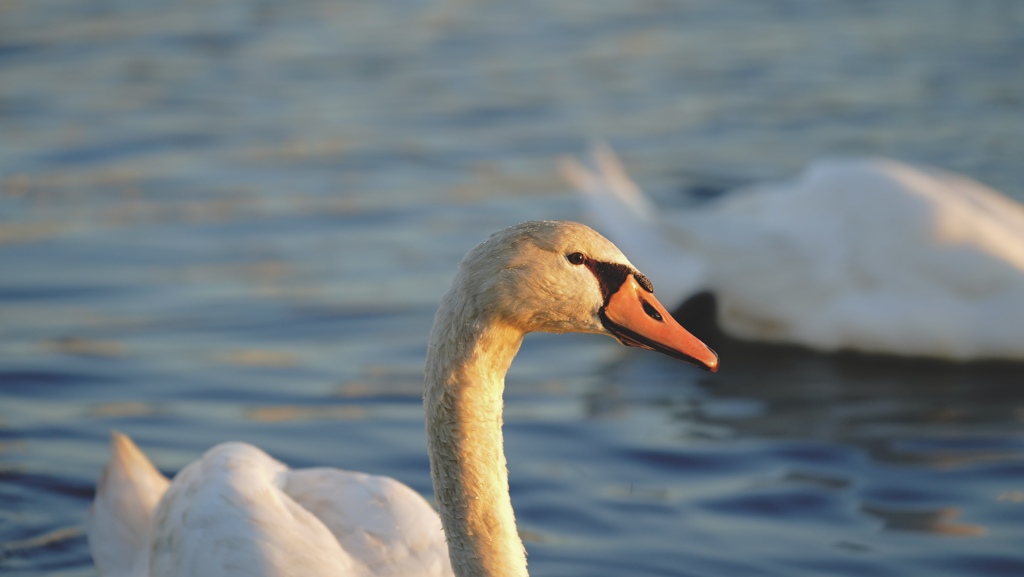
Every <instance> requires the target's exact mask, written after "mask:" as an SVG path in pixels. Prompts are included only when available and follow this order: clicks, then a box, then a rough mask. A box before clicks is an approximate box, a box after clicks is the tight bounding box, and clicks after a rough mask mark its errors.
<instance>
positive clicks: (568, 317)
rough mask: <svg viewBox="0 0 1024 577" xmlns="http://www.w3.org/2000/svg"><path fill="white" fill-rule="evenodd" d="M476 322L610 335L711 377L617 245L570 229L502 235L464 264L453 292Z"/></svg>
mask: <svg viewBox="0 0 1024 577" xmlns="http://www.w3.org/2000/svg"><path fill="white" fill-rule="evenodd" d="M457 287H462V290H460V291H458V292H459V293H461V294H460V298H462V299H467V300H468V301H469V303H467V304H469V306H472V307H473V308H475V309H476V310H477V311H480V314H486V315H488V316H489V317H491V320H496V321H500V322H502V323H504V324H507V325H508V326H510V327H513V328H515V329H516V330H519V331H521V332H523V333H527V332H549V333H565V332H582V333H596V334H603V335H608V336H611V337H614V338H616V339H617V340H618V341H619V342H621V343H622V344H624V345H627V346H633V347H641V348H646V349H651V350H656V351H659V352H662V353H665V354H667V355H669V356H672V357H675V358H678V359H681V360H684V361H687V362H689V363H692V364H695V365H697V366H699V367H701V368H704V369H707V370H710V371H716V370H717V369H718V355H717V354H715V352H714V351H712V350H711V349H710V348H708V347H707V346H706V345H705V344H704V343H702V342H701V341H700V340H698V339H697V338H696V337H694V336H693V335H691V334H690V333H689V332H688V331H687V330H686V329H684V328H683V327H682V326H680V325H679V323H677V322H676V321H675V319H673V318H672V315H671V314H669V312H668V311H667V310H666V309H665V307H664V306H663V305H662V304H661V303H660V302H658V299H656V298H655V297H654V287H653V285H652V283H651V281H650V280H648V278H647V277H646V276H644V275H643V274H641V273H640V272H639V271H638V270H636V268H635V267H634V266H633V265H632V264H631V263H630V262H629V260H628V259H626V257H625V256H624V255H623V254H622V252H621V251H619V249H618V248H616V246H615V245H614V244H612V243H611V242H610V241H609V240H607V239H606V238H604V237H603V236H601V235H600V234H598V233H597V232H596V231H594V230H593V229H591V228H590V227H588V226H586V225H583V224H579V223H575V222H568V221H532V222H524V223H521V224H518V225H515V226H512V227H509V228H507V229H504V230H501V231H499V232H497V233H495V234H494V235H492V236H491V237H490V238H488V239H487V240H486V241H484V242H483V243H481V244H480V245H478V246H477V247H476V248H474V249H473V250H471V251H470V252H469V253H468V254H467V255H466V257H465V259H463V261H462V264H461V265H460V267H459V273H458V275H457V276H456V280H455V283H454V285H453V292H454V291H455V289H456V288H457Z"/></svg>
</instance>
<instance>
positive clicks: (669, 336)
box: [601, 275, 718, 373]
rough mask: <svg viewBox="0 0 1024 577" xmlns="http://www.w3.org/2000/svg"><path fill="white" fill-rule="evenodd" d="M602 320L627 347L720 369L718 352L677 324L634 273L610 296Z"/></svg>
mask: <svg viewBox="0 0 1024 577" xmlns="http://www.w3.org/2000/svg"><path fill="white" fill-rule="evenodd" d="M601 320H602V321H603V322H604V327H605V328H606V329H608V331H609V332H610V333H612V335H614V336H615V338H617V339H619V342H621V343H622V344H624V345H626V346H630V347H640V348H644V349H650V350H652V351H658V352H660V353H665V354H666V355H668V356H670V357H675V358H677V359H680V360H683V361H686V362H688V363H691V364H694V365H697V366H698V367H701V368H702V369H706V370H708V371H711V372H712V373H714V372H716V371H717V370H718V354H716V353H715V351H713V350H711V349H710V348H709V347H708V346H707V345H705V344H704V343H702V342H701V341H700V339H698V338H697V337H695V336H693V335H692V334H690V332H689V331H687V330H686V329H684V328H683V327H682V325H680V324H679V323H677V322H676V320H675V319H674V318H672V315H670V314H669V313H668V311H667V310H665V307H664V306H662V304H661V303H660V302H658V299H656V298H654V295H653V294H652V293H650V292H647V291H646V290H644V289H643V288H642V287H641V286H640V284H639V283H637V281H636V277H634V276H633V275H629V276H627V277H626V281H625V282H623V283H622V286H621V287H619V290H617V291H616V292H615V293H613V294H612V295H611V296H610V297H608V300H607V302H606V303H605V306H604V308H603V309H602V310H601Z"/></svg>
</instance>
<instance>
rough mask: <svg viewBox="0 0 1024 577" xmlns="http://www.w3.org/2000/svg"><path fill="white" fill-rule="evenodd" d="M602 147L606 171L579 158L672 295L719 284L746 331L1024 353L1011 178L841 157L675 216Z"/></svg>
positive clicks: (592, 191) (963, 351)
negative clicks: (1005, 191)
mask: <svg viewBox="0 0 1024 577" xmlns="http://www.w3.org/2000/svg"><path fill="white" fill-rule="evenodd" d="M594 157H595V166H596V168H595V169H594V170H591V169H589V168H586V167H584V166H583V165H582V164H580V163H578V162H575V161H567V162H566V163H565V164H564V165H563V168H564V172H565V174H566V175H567V176H568V178H569V179H570V180H571V181H572V182H573V183H574V184H575V185H576V186H577V187H578V188H579V189H580V191H581V192H582V193H583V195H582V196H583V198H584V199H585V202H586V205H587V206H588V207H589V208H590V212H592V213H593V216H594V218H595V220H596V221H597V222H599V223H600V224H601V225H602V227H603V228H605V229H606V230H607V232H608V234H609V237H610V238H611V239H612V240H614V241H615V242H616V243H617V244H618V245H619V246H621V247H623V249H624V250H626V251H629V252H631V253H635V254H637V255H638V256H637V257H636V258H637V259H638V260H637V263H638V264H639V265H640V266H641V267H642V268H644V269H645V270H649V271H653V274H655V275H656V276H657V277H658V278H659V279H660V281H661V283H662V284H661V286H660V287H659V288H662V289H663V294H664V295H665V300H666V302H669V303H671V304H675V305H678V304H681V303H682V302H683V301H684V300H685V299H686V298H687V297H689V296H692V295H694V294H695V293H698V292H701V291H710V292H711V293H713V294H714V295H715V298H716V301H717V303H718V319H719V322H720V324H721V326H722V328H723V329H724V330H725V331H726V333H728V334H730V335H732V336H734V337H738V338H741V339H747V340H756V341H767V342H775V343H789V344H797V345H803V346H806V347H810V348H812V349H817V350H821V351H836V350H841V349H847V350H856V351H862V352H869V353H882V354H891V355H905V356H922V357H933V358H941V359H948V360H960V361H966V360H980V359H1004V360H1018V361H1019V360H1024V207H1022V206H1021V205H1020V204H1018V203H1016V202H1014V201H1013V200H1011V199H1009V198H1007V197H1005V196H1003V195H1001V194H1000V193H998V192H997V191H995V190H992V189H990V188H988V187H986V186H984V185H982V184H979V183H978V182H975V181H973V180H971V179H969V178H967V177H964V176H960V175H957V174H952V173H949V172H944V171H941V170H937V169H931V168H919V167H914V166H911V165H908V164H904V163H901V162H897V161H894V160H888V159H880V158H875V159H854V158H848V159H828V160H821V161H818V162H815V163H813V164H811V165H810V166H809V167H807V168H806V169H805V170H804V171H803V172H802V173H801V174H800V175H799V176H798V177H797V178H796V179H795V180H793V181H790V182H779V183H770V184H759V185H754V186H748V187H745V188H741V189H738V190H735V191H733V192H731V193H730V194H728V195H726V196H725V197H723V198H721V199H719V200H718V201H717V202H715V203H713V204H712V205H711V206H709V207H702V208H695V209H692V210H680V211H676V212H670V213H667V214H666V213H665V211H660V210H658V209H657V208H656V207H655V206H654V205H653V203H652V202H651V201H650V200H649V199H648V198H647V197H645V196H644V194H643V192H642V191H641V190H640V189H639V188H638V187H637V186H636V185H635V184H634V183H633V182H632V181H631V180H630V178H629V176H628V175H627V174H626V173H625V170H624V169H623V168H622V165H621V164H620V162H619V161H618V159H617V158H616V157H615V155H614V153H613V152H612V151H611V149H609V148H607V147H598V148H596V149H595V154H594ZM641 259H643V260H641Z"/></svg>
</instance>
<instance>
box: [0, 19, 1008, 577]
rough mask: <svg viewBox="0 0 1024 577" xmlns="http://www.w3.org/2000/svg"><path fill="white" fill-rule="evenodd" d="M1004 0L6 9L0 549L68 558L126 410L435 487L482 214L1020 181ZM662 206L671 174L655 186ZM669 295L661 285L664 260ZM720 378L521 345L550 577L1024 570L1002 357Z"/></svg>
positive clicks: (170, 432) (521, 389)
mask: <svg viewBox="0 0 1024 577" xmlns="http://www.w3.org/2000/svg"><path fill="white" fill-rule="evenodd" d="M1022 31H1024V10H1022V9H1021V6H1019V5H1018V4H1016V3H1008V2H999V1H976V0H971V1H967V0H962V1H961V0H943V1H935V0H911V1H907V2H901V3H899V4H898V5H894V4H891V3H890V4H886V3H871V2H868V3H865V2H841V1H832V2H807V1H803V0H784V1H781V2H772V3H749V4H744V5H739V4H736V3H720V2H711V1H703V0H697V1H692V2H685V3H659V2H641V3H629V4H621V5H615V4H601V3H593V2H586V1H579V2H577V1H574V2H559V3H549V2H531V1H527V2H518V3H515V4H502V5H498V4H493V3H480V2H474V1H472V0H469V1H458V2H440V3H430V4H423V5H421V4H416V3H411V2H404V1H400V2H397V3H380V2H345V3H337V2H322V1H318V0H303V1H297V2H287V3H277V4H268V3H265V2H259V1H255V0H252V1H250V0H240V1H237V2H233V3H230V4H209V3H208V4H196V3H184V4H181V5H177V4H175V5H165V4H162V3H155V2H150V1H149V0H142V1H140V2H133V3H131V6H128V5H127V4H125V5H123V6H122V5H119V4H117V3H113V4H104V5H103V6H99V5H95V4H94V3H81V4H67V3H53V2H49V1H48V0H40V1H33V2H20V3H19V2H0V271H3V272H0V571H3V572H5V574H6V573H9V574H12V575H26V576H35V575H93V574H94V571H93V569H92V566H91V562H90V559H89V555H88V551H87V547H86V544H85V539H84V537H83V535H82V533H81V527H82V526H83V523H84V518H85V511H86V508H87V507H88V503H89V501H90V499H91V497H92V492H93V487H94V485H95V481H96V479H97V477H98V475H99V471H100V469H101V467H102V465H103V463H104V462H105V460H106V458H107V456H108V440H109V433H110V430H111V429H118V430H121V431H124V432H126V433H128V434H130V435H132V436H133V438H135V440H136V441H137V442H138V444H139V446H140V447H141V448H143V450H145V451H146V452H147V454H148V455H150V457H151V458H152V459H153V460H154V462H155V463H156V465H157V466H158V467H159V468H160V469H161V470H162V471H164V472H165V473H167V474H173V473H174V472H175V471H177V470H179V469H180V468H181V467H182V466H184V465H185V464H186V463H188V462H189V461H191V460H192V459H194V458H195V457H197V456H198V455H199V454H201V452H202V451H204V450H205V449H207V448H208V447H209V446H211V445H212V444H214V443H216V442H218V441H223V440H228V439H234V440H244V441H249V442H252V443H255V444H258V445H259V446H261V447H263V448H264V449H266V450H267V451H268V452H270V453H271V454H273V455H274V456H276V457H278V458H279V459H281V460H283V461H285V462H287V463H288V464H290V465H293V466H317V465H336V466H340V467H346V468H353V469H360V470H367V471H373V472H377V473H383V474H388V475H392V476H394V477H397V478H398V479H400V480H402V481H404V482H406V483H408V484H409V485H410V486H412V487H413V488H415V489H416V490H418V491H421V492H423V493H424V494H428V495H429V492H430V481H429V476H428V473H427V471H428V467H427V458H426V455H425V451H424V446H425V440H424V438H423V425H422V414H421V409H420V382H421V376H420V375H421V371H422V364H423V357H424V349H425V343H426V338H427V334H428V331H429V327H430V324H431V321H432V318H433V311H434V308H435V306H436V302H437V300H438V298H439V297H440V295H441V293H442V292H443V291H444V289H445V288H446V286H447V283H448V282H449V280H450V278H451V275H452V273H453V271H454V269H455V265H456V263H457V261H458V259H459V258H460V257H461V255H462V254H464V253H465V251H466V250H467V249H469V248H470V247H471V246H473V245H474V244H475V243H477V242H478V241H479V240H481V239H482V238H484V237H485V236H486V235H487V234H489V233H490V232H492V231H493V230H495V229H496V228H498V227H500V226H504V225H507V224H511V223H513V222H517V221H520V220H525V219H530V218H576V219H578V218H581V215H580V213H579V210H580V209H579V207H578V205H577V202H576V199H575V198H574V197H573V193H572V192H571V191H570V188H569V186H568V185H567V184H565V183H564V182H562V180H561V178H560V176H559V175H558V173H557V169H556V158H557V157H558V156H559V155H563V154H567V153H573V154H575V153H579V152H580V151H581V150H582V149H583V148H584V147H585V146H586V142H587V140H588V139H591V138H597V137H602V138H608V139H610V140H611V142H612V143H613V144H614V145H615V146H616V148H617V149H618V150H620V151H621V152H622V153H623V155H624V156H625V157H626V159H627V161H628V163H629V166H630V170H631V171H632V172H633V174H634V176H635V177H636V178H637V179H638V180H639V181H642V182H644V183H646V184H645V185H649V187H650V190H651V192H652V193H653V194H654V195H656V196H660V197H661V198H659V201H665V202H667V203H672V202H673V198H672V197H673V191H676V190H679V189H688V190H691V191H698V192H699V191H704V192H706V193H708V194H711V193H715V194H717V191H718V190H719V189H720V188H722V183H735V182H746V181H749V180H750V179H752V178H761V177H767V176H780V175H786V174H791V173H793V171H794V170H796V169H797V168H799V167H800V166H803V165H805V164H806V163H807V162H808V161H809V160H810V159H812V158H815V157H818V156H819V155H821V154H832V153H866V154H879V155H885V156H892V157H897V158H902V159H905V160H909V161H914V162H919V163H923V164H930V165H936V166H942V167H945V168H948V169H951V170H954V171H957V172H962V173H965V174H969V175H971V176H972V177H975V178H977V179H979V180H981V181H982V182H985V183H987V184H990V185H992V186H994V187H996V188H998V189H1000V190H1003V191H1005V192H1007V193H1008V194H1010V195H1013V196H1016V197H1017V198H1018V199H1021V198H1024V197H1022V195H1024V188H1022V186H1021V183H1022V182H1024V168H1022V166H1021V164H1020V163H1019V159H1020V158H1022V157H1024V133H1022V131H1021V130H1020V128H1019V124H1020V123H1019V119H1020V116H1021V112H1022V107H1024V69H1022V66H1024V59H1021V58H1020V57H1019V55H1020V53H1021V49H1022V47H1024V36H1022V34H1024V32H1022ZM676 203H677V204H678V201H676ZM653 280H654V282H655V285H657V279H653ZM720 344H721V351H720V352H721V354H722V370H721V371H720V372H719V373H718V374H717V375H707V374H704V373H700V372H698V371H695V370H693V369H692V368H690V367H686V366H683V365H681V364H679V363H676V362H673V361H671V360H669V359H662V358H660V357H658V356H656V355H653V354H647V353H645V352H643V351H635V350H634V351H627V350H624V349H622V348H621V347H619V346H618V345H616V344H615V343H613V342H611V340H610V339H604V338H598V337H586V336H564V337H555V336H542V335H534V336H530V337H529V338H528V339H527V340H526V342H525V343H524V346H523V350H522V353H521V355H520V358H519V359H518V360H517V362H516V364H515V365H514V366H513V368H512V372H511V374H510V376H509V383H508V389H507V392H506V401H507V414H506V442H507V445H508V453H509V463H510V481H511V490H512V493H513V500H514V504H515V507H516V510H517V518H518V520H519V523H520V529H521V531H522V534H523V535H524V539H525V540H526V542H527V548H528V549H529V552H530V559H531V568H532V570H533V571H534V573H535V574H537V575H592V576H603V575H637V576H639V575H693V576H705V575H708V576H710V575H744V576H747V575H755V576H757V575H773V576H775V575H778V576H787V577H788V576H793V575H851V576H854V575H856V576H863V575H878V576H888V575H917V574H928V575H999V576H1007V575H1020V574H1024V554H1022V553H1021V547H1020V534H1021V528H1022V518H1024V517H1022V513H1024V498H1021V492H1022V491H1024V482H1022V479H1024V459H1022V458H1024V438H1022V437H1021V432H1020V431H1021V423H1022V421H1024V387H1022V386H1021V385H1022V382H1024V369H1021V368H1019V367H1016V366H1012V365H995V364H992V365H987V364H986V365H948V364H933V363H927V364H923V363H920V362H916V361H891V360H885V359H876V358H870V357H857V356H842V355H840V356H817V355H812V354H809V353H806V352H804V351H799V350H792V349H784V348H774V347H766V348H762V347H755V348H750V347H745V346H743V345H742V344H738V343H720Z"/></svg>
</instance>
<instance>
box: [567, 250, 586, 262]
mask: <svg viewBox="0 0 1024 577" xmlns="http://www.w3.org/2000/svg"><path fill="white" fill-rule="evenodd" d="M565 258H567V259H569V262H571V263H572V264H583V263H585V262H587V257H585V256H583V253H582V252H574V253H570V254H567V255H565Z"/></svg>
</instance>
